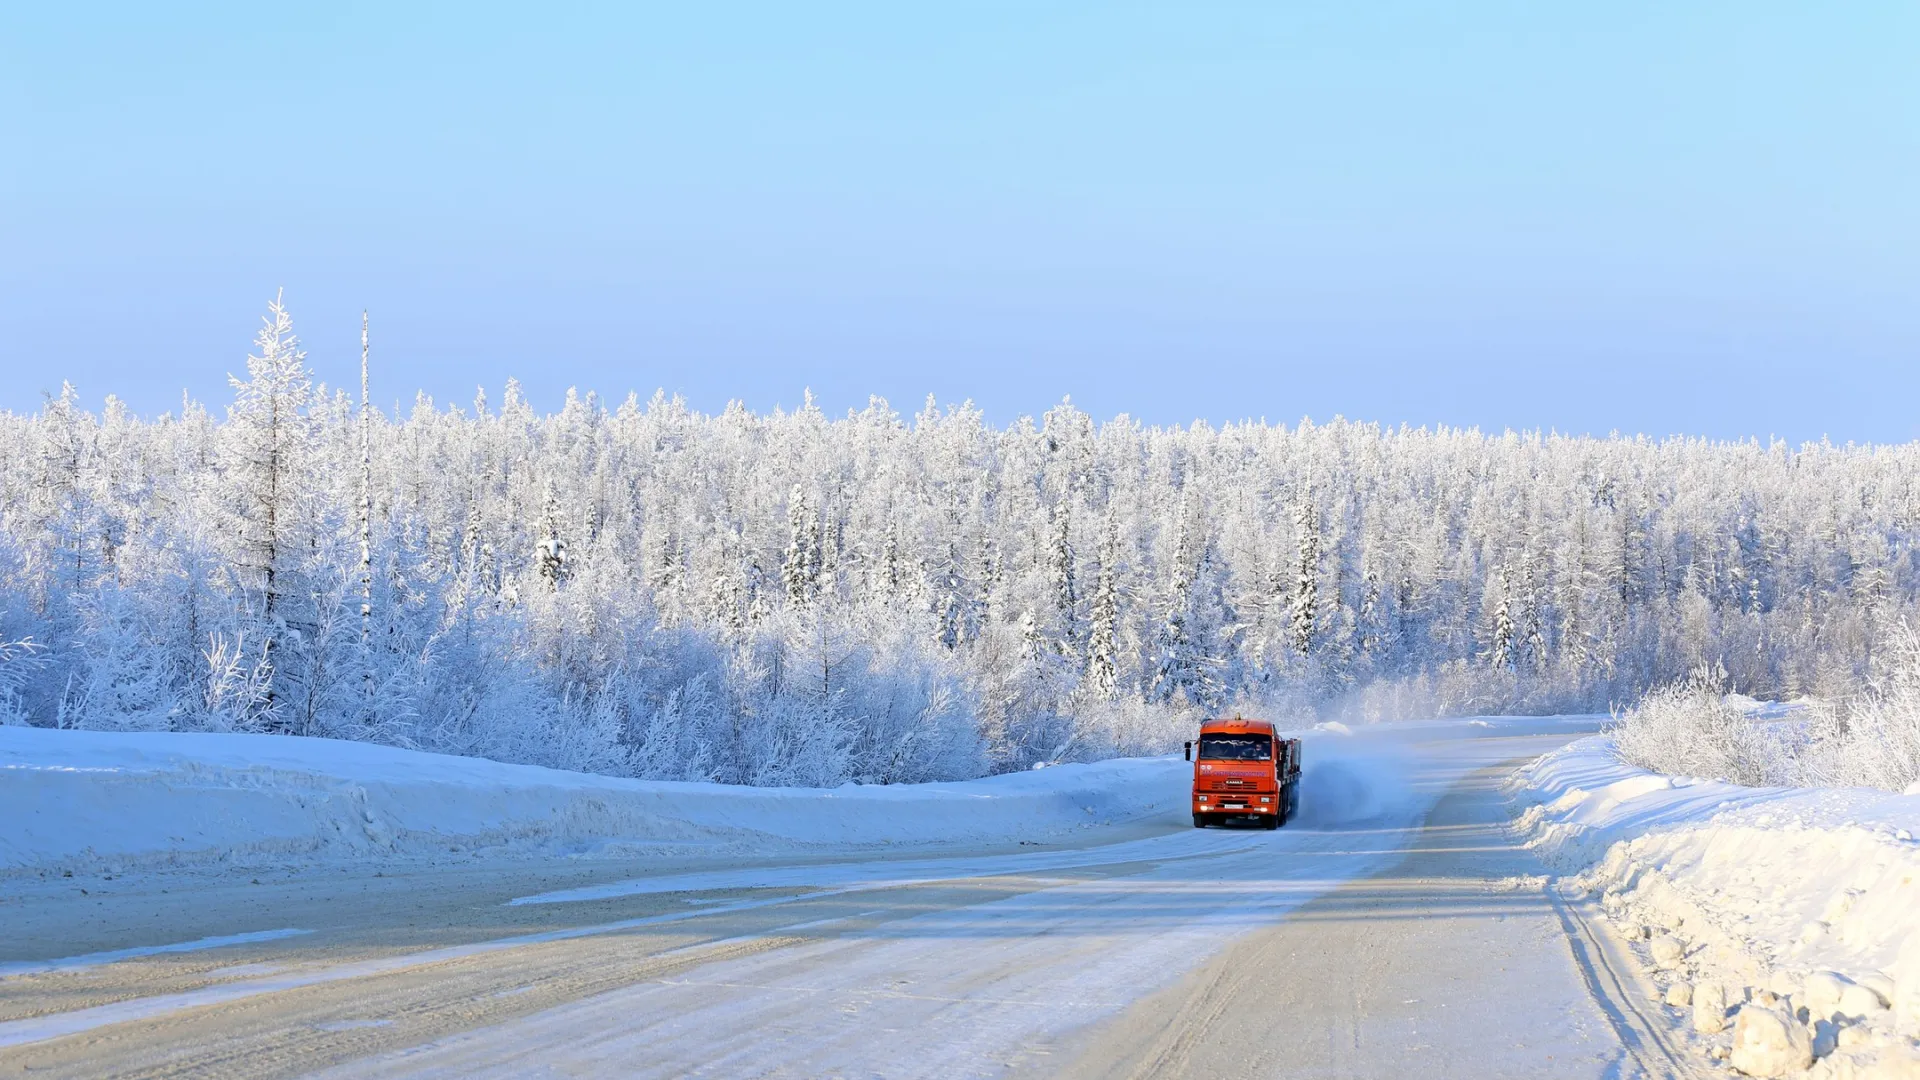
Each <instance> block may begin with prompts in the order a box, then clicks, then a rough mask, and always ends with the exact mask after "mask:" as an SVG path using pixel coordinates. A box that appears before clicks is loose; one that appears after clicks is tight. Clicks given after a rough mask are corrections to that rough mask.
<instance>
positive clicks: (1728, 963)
mask: <svg viewBox="0 0 1920 1080" xmlns="http://www.w3.org/2000/svg"><path fill="white" fill-rule="evenodd" d="M1511 791H1512V795H1513V797H1514V799H1515V804H1516V806H1515V809H1516V811H1517V813H1518V827H1519V828H1520V829H1521V830H1522V831H1523V832H1524V833H1525V834H1526V835H1527V836H1528V840H1529V843H1530V845H1531V846H1532V847H1533V848H1534V849H1535V850H1536V851H1538V852H1539V854H1540V855H1541V856H1542V857H1543V858H1545V859H1546V861H1547V862H1548V863H1549V864H1550V865H1552V866H1554V867H1555V868H1556V869H1558V870H1559V871H1561V872H1562V873H1564V874H1567V875H1569V876H1570V877H1571V879H1572V880H1571V881H1570V882H1568V883H1567V886H1568V888H1569V890H1570V891H1571V894H1572V895H1575V896H1578V895H1581V894H1585V895H1589V896H1597V897H1599V899H1600V905H1601V908H1602V910H1603V911H1604V912H1605V913H1606V915H1607V916H1608V917H1609V918H1611V919H1612V920H1613V921H1614V922H1615V923H1616V925H1618V926H1620V927H1622V928H1623V929H1624V930H1625V931H1626V936H1627V937H1628V938H1629V939H1630V940H1635V941H1639V942H1641V943H1642V944H1640V945H1639V946H1637V948H1638V949H1639V950H1641V951H1642V952H1643V953H1644V956H1643V959H1647V960H1649V961H1655V962H1654V963H1650V965H1649V966H1655V967H1659V968H1661V971H1660V972H1659V974H1658V975H1657V976H1655V978H1656V981H1657V982H1659V983H1661V984H1664V985H1666V986H1667V987H1668V988H1669V992H1670V994H1671V995H1672V997H1671V998H1670V1000H1674V999H1679V998H1685V997H1687V996H1688V994H1690V993H1691V992H1692V990H1693V988H1695V987H1702V986H1705V987H1711V988H1712V989H1713V990H1714V991H1723V992H1724V993H1725V994H1726V997H1727V1004H1728V1005H1729V1006H1730V1007H1733V1006H1740V1007H1746V1008H1748V1009H1750V1010H1754V1011H1755V1013H1756V1016H1757V1010H1759V1009H1762V1008H1767V1007H1770V1006H1774V1007H1777V1006H1778V1005H1779V1004H1781V1003H1782V1002H1783V1003H1784V1005H1785V1006H1786V1007H1787V1008H1788V1011H1789V1014H1796V1013H1798V1011H1799V1010H1803V1009H1804V1010H1806V1012H1805V1014H1804V1015H1802V1016H1800V1017H1799V1019H1800V1020H1801V1021H1802V1022H1804V1023H1806V1024H1807V1025H1808V1028H1809V1031H1808V1035H1809V1037H1810V1038H1811V1040H1812V1045H1813V1049H1814V1052H1815V1053H1817V1054H1819V1055H1820V1056H1821V1059H1822V1060H1821V1061H1819V1062H1817V1063H1816V1064H1815V1065H1814V1071H1813V1074H1812V1075H1816V1076H1818V1075H1833V1076H1846V1075H1859V1076H1863V1077H1864V1076H1870V1075H1879V1074H1878V1073H1875V1072H1873V1071H1872V1069H1873V1068H1874V1067H1875V1066H1873V1065H1872V1064H1871V1063H1872V1062H1873V1061H1875V1060H1876V1055H1877V1057H1878V1059H1884V1060H1883V1064H1884V1063H1890V1062H1891V1061H1892V1060H1893V1059H1894V1058H1895V1057H1897V1056H1899V1055H1902V1054H1906V1053H1908V1052H1910V1051H1909V1047H1908V1046H1907V1045H1905V1039H1904V1038H1901V1037H1900V1036H1898V1035H1896V1034H1895V1033H1896V1032H1903V1033H1904V1034H1905V1035H1909V1036H1911V1035H1920V843H1917V842H1916V841H1915V840H1914V836H1915V834H1917V833H1920V796H1915V795H1912V794H1908V795H1892V794H1889V793H1887V792H1883V791H1877V790H1872V789H1865V788H1850V789H1810V788H1780V787H1770V788H1749V787H1737V786H1734V785H1731V784H1724V783H1718V782H1714V781H1707V780H1697V779H1692V778H1687V777H1669V776H1660V775H1655V774H1652V773H1649V772H1647V771H1645V770H1643V769H1639V768H1635V767H1633V766H1630V765H1625V764H1622V763H1621V762H1620V761H1619V760H1618V759H1617V758H1615V756H1614V754H1613V748H1612V744H1611V740H1609V739H1608V738H1606V737H1604V736H1599V737H1593V738H1587V739H1582V740H1580V741H1578V742H1575V743H1573V744H1571V745H1569V746H1567V747H1566V748H1564V749H1562V750H1559V751H1556V752H1554V753H1552V754H1548V755H1546V756H1545V757H1543V758H1541V759H1540V760H1539V761H1537V762H1535V763H1534V764H1532V765H1530V766H1528V767H1526V768H1524V769H1522V770H1520V772H1519V773H1517V774H1516V775H1515V777H1514V780H1513V785H1512V789H1511ZM1676 949H1677V951H1676ZM1662 952H1665V953H1671V954H1673V955H1670V956H1669V955H1661V953H1662ZM1676 985H1684V986H1686V987H1687V988H1688V989H1687V991H1684V992H1682V991H1677V990H1674V989H1673V988H1674V987H1675V986H1676ZM1775 997H1777V998H1779V999H1781V1002H1776V1001H1774V1000H1773V999H1774V998H1775ZM1675 1008H1676V1010H1677V1011H1676V1016H1678V1015H1679V1014H1680V1013H1681V1012H1685V1011H1686V1010H1680V1009H1679V1007H1678V1006H1677V1005H1676V1006H1675ZM1688 1015H1692V1014H1690V1013H1689V1014H1688ZM1712 1019H1713V1018H1711V1017H1709V1018H1704V1022H1702V1023H1701V1024H1700V1030H1701V1031H1702V1032H1703V1033H1704V1034H1705V1036H1706V1038H1705V1041H1706V1044H1707V1045H1705V1046H1704V1047H1703V1048H1704V1049H1707V1050H1709V1051H1710V1052H1713V1053H1715V1054H1716V1056H1731V1055H1732V1054H1733V1052H1734V1050H1736V1049H1738V1047H1737V1046H1734V1045H1732V1044H1731V1043H1730V1039H1729V1037H1728V1036H1726V1035H1723V1034H1720V1029H1719V1028H1717V1027H1714V1026H1713V1024H1712V1022H1711V1021H1712ZM1676 1022H1679V1021H1678V1020H1676ZM1755 1023H1757V1020H1756V1021H1755ZM1749 1026H1750V1027H1752V1026H1753V1025H1751V1024H1750V1025H1749ZM1756 1030H1757V1029H1756ZM1736 1064H1737V1062H1736ZM1889 1067H1891V1066H1890V1065H1889ZM1849 1070H1853V1071H1849ZM1859 1070H1866V1071H1859ZM1887 1075H1894V1074H1892V1073H1887ZM1900 1075H1905V1074H1900Z"/></svg>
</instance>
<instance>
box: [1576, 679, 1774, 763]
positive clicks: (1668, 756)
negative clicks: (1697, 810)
mask: <svg viewBox="0 0 1920 1080" xmlns="http://www.w3.org/2000/svg"><path fill="white" fill-rule="evenodd" d="M1724 678H1725V677H1724V675H1723V674H1722V673H1720V672H1717V671H1713V670H1710V669H1706V668H1701V669H1697V670H1696V671H1694V672H1693V674H1691V675H1689V676H1687V677H1686V678H1684V679H1681V680H1679V681H1678V682H1673V683H1669V684H1667V685H1665V686H1662V687H1659V688H1657V689H1655V690H1652V691H1650V692H1648V694H1647V695H1646V696H1645V697H1643V698H1641V699H1640V701H1639V703H1638V704H1636V705H1634V706H1633V707H1632V708H1630V709H1628V710H1626V711H1625V712H1623V713H1620V714H1617V715H1616V716H1615V717H1614V720H1613V723H1612V724H1610V725H1609V726H1608V729H1607V732H1608V734H1610V735H1611V736H1612V737H1613V743H1614V747H1615V749H1616V752H1618V753H1619V755H1620V757H1621V759H1622V760H1624V761H1626V762H1628V763H1629V764H1633V765H1638V766H1640V767H1641V768H1643V769H1648V770H1651V771H1653V772H1657V773H1666V774H1669V775H1673V776H1700V777H1708V778H1711V779H1714V780H1724V781H1726V782H1728V783H1733V784H1746V785H1749V786H1757V785H1761V784H1767V783H1772V782H1776V781H1778V780H1780V779H1781V778H1782V774H1783V772H1784V771H1785V769H1786V763H1785V762H1783V761H1782V750H1781V748H1780V746H1779V745H1778V744H1777V742H1776V740H1775V739H1773V738H1772V737H1771V736H1770V735H1769V734H1768V733H1767V732H1766V731H1764V730H1763V729H1761V728H1760V727H1758V726H1756V725H1755V724H1754V723H1753V722H1752V720H1750V719H1749V718H1748V716H1747V714H1746V713H1745V712H1744V711H1742V710H1741V709H1739V708H1737V707H1735V706H1734V705H1732V704H1730V703H1729V702H1728V701H1727V694H1726V689H1725V686H1724Z"/></svg>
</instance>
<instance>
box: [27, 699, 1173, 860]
mask: <svg viewBox="0 0 1920 1080" xmlns="http://www.w3.org/2000/svg"><path fill="white" fill-rule="evenodd" d="M1189 768H1191V766H1188V765H1187V764H1186V763H1185V762H1183V761H1181V760H1180V759H1179V758H1178V757H1177V756H1176V757H1165V758H1134V759H1122V760H1115V761H1107V762H1101V763H1097V764H1087V765H1061V766H1057V767H1054V768H1049V769H1045V770H1038V771H1029V772H1022V773H1014V774H1010V775H1004V776H995V777H988V778H985V779H980V780H970V781H964V782H956V783H949V784H903V785H893V786H884V787H883V786H867V787H860V786H853V785H848V786H844V787H840V788H829V789H818V788H812V789H809V788H747V787H740V786H734V785H724V784H703V783H683V782H675V781H648V780H630V779H623V778H617V777H609V776H598V775H593V774H588V773H573V772H564V771H561V770H557V769H546V768H540V767H537V766H530V765H508V764H502V763H500V762H494V761H487V760H483V759H479V758H468V757H453V756H448V755H443V754H428V753H421V752H418V751H412V750H400V749H395V748H392V747H385V746H377V745H372V744H368V743H357V742H346V741H341V740H334V739H318V738H299V737H293V736H278V735H220V734H194V733H177V732H155V733H137V732H136V733H129V732H91V731H51V730H46V729H40V728H22V727H0V820H4V821H6V822H7V823H8V825H7V828H6V830H4V831H0V873H21V872H26V873H46V872H55V873H58V872H62V871H73V872H92V871H100V870H104V871H106V872H109V873H111V872H115V871H116V870H121V869H136V868H161V867H169V866H180V867H192V866H199V865H208V864H215V863H258V862H277V861H302V862H305V861H314V860H324V859H328V858H346V857H353V858H363V857H366V856H369V855H394V856H432V857H446V856H448V855H449V854H453V855H461V856H463V857H464V856H470V855H473V854H528V855H533V854H539V855H552V854H568V853H581V852H593V853H609V854H612V853H640V852H649V851H687V852H690V853H691V852H704V853H708V854H713V853H727V852H740V853H743V854H744V853H751V852H756V851H765V850H770V849H792V848H795V847H806V846H810V845H811V846H819V847H823V848H825V847H850V848H857V847H878V846H883V845H893V844H912V845H939V844H964V843H988V842H1009V843H1010V842H1013V841H1014V840H1020V839H1024V840H1033V841H1043V842H1044V841H1048V840H1058V839H1062V838H1065V837H1066V836H1068V835H1070V834H1073V833H1076V832H1077V831H1078V830H1082V829H1085V828H1089V827H1092V826H1096V825H1107V824H1117V823H1123V822H1128V821H1134V820H1137V819H1140V818H1145V817H1149V816H1152V815H1163V816H1164V815H1170V814H1176V813H1184V812H1185V810H1186V802H1185V798H1186V790H1187V789H1186V777H1187V775H1188V774H1187V770H1188V769H1189Z"/></svg>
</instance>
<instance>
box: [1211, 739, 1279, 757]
mask: <svg viewBox="0 0 1920 1080" xmlns="http://www.w3.org/2000/svg"><path fill="white" fill-rule="evenodd" d="M1200 760H1201V761H1272V760H1273V740H1272V739H1269V738H1268V737H1266V736H1265V735H1202V736H1200Z"/></svg>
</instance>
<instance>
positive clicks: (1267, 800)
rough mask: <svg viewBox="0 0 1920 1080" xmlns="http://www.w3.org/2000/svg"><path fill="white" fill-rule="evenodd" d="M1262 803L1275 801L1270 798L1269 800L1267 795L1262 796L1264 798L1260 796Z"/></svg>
mask: <svg viewBox="0 0 1920 1080" xmlns="http://www.w3.org/2000/svg"><path fill="white" fill-rule="evenodd" d="M1260 801H1261V802H1272V801H1273V800H1272V799H1269V798H1267V797H1266V796H1265V795H1262V796H1260Z"/></svg>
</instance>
